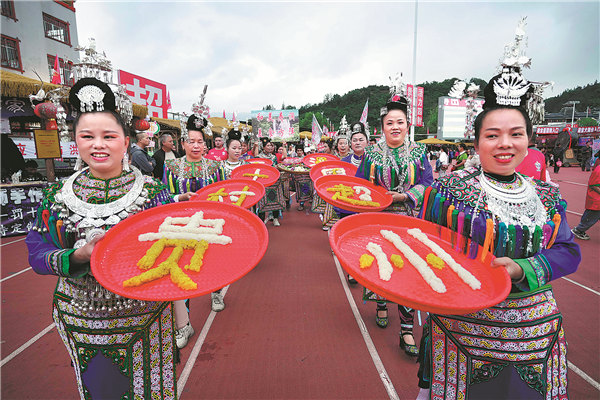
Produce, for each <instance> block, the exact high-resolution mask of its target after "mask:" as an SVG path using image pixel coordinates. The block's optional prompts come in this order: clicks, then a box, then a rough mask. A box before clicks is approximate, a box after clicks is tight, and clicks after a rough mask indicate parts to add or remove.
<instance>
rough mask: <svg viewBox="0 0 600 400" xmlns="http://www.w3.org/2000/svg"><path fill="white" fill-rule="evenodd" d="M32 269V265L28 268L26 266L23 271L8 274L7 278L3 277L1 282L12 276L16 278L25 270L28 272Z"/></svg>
mask: <svg viewBox="0 0 600 400" xmlns="http://www.w3.org/2000/svg"><path fill="white" fill-rule="evenodd" d="M30 269H31V267H27V268H25V269H23V270H21V271H19V272H15V273H14V274H12V275H9V276H7V277H6V278H2V279H0V283H2V282H4V281H7V280H9V279H10V278H14V277H15V276H17V275H20V274H22V273H23V272H27V271H29V270H30Z"/></svg>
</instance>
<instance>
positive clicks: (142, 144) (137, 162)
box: [131, 132, 156, 176]
mask: <svg viewBox="0 0 600 400" xmlns="http://www.w3.org/2000/svg"><path fill="white" fill-rule="evenodd" d="M135 140H136V142H135V143H134V144H132V145H131V164H132V165H133V166H135V167H137V168H138V169H139V170H140V171H142V173H143V174H144V175H148V176H152V173H153V172H154V167H156V161H155V160H154V158H152V157H150V156H149V155H148V153H147V152H146V147H148V145H149V144H150V137H149V136H148V134H147V133H146V132H139V133H137V134H136V135H135Z"/></svg>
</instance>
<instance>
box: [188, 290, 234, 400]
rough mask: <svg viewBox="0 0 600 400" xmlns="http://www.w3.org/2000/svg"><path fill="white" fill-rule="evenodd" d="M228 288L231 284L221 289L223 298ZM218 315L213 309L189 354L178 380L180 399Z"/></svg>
mask: <svg viewBox="0 0 600 400" xmlns="http://www.w3.org/2000/svg"><path fill="white" fill-rule="evenodd" d="M228 289H229V286H225V287H224V288H223V290H222V291H221V294H222V295H223V298H225V294H226V293H227V290H228ZM216 316H217V313H216V312H214V311H212V310H211V312H210V314H209V315H208V318H206V322H205V323H204V326H203V327H202V331H201V332H200V335H198V339H196V343H195V344H194V348H193V349H192V352H191V353H190V356H189V358H188V360H187V362H186V363H185V367H184V368H183V371H181V375H179V379H178V380H177V394H178V398H179V399H180V398H181V395H182V394H183V388H184V387H185V384H186V383H187V380H188V378H189V377H190V374H191V372H192V369H193V368H194V364H195V363H196V359H197V358H198V355H199V354H200V350H201V349H202V345H203V344H204V340H205V339H206V336H207V335H208V331H209V329H210V327H211V325H212V323H213V321H214V319H215V317H216Z"/></svg>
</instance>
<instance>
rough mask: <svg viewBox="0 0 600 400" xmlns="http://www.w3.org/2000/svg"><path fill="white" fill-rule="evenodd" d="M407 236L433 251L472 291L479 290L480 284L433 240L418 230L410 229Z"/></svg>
mask: <svg viewBox="0 0 600 400" xmlns="http://www.w3.org/2000/svg"><path fill="white" fill-rule="evenodd" d="M406 232H408V234H409V235H411V236H412V237H414V238H415V239H417V240H419V241H420V242H421V243H423V244H424V245H425V246H427V247H429V248H430V249H431V251H433V252H434V253H435V254H436V255H437V256H438V257H439V258H441V259H442V260H444V262H445V263H446V264H448V266H449V267H450V268H451V269H452V271H454V272H456V275H458V277H459V278H460V279H462V280H463V282H465V283H466V284H467V285H469V286H470V287H471V289H473V290H478V289H481V282H479V280H478V279H477V278H475V276H473V274H471V273H470V272H469V271H467V270H466V269H465V268H464V267H463V266H462V265H460V264H459V263H457V262H456V261H455V260H454V258H452V256H451V255H450V254H448V253H447V252H446V251H445V250H444V249H442V248H441V247H440V246H439V245H438V244H437V243H435V242H434V241H433V240H431V239H429V238H428V237H427V235H426V234H424V233H423V232H422V231H421V230H420V229H418V228H412V229H409V230H407V231H406Z"/></svg>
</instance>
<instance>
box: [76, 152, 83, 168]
mask: <svg viewBox="0 0 600 400" xmlns="http://www.w3.org/2000/svg"><path fill="white" fill-rule="evenodd" d="M82 168H83V160H82V159H81V155H77V160H76V161H75V167H74V169H75V171H81V169H82Z"/></svg>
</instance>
